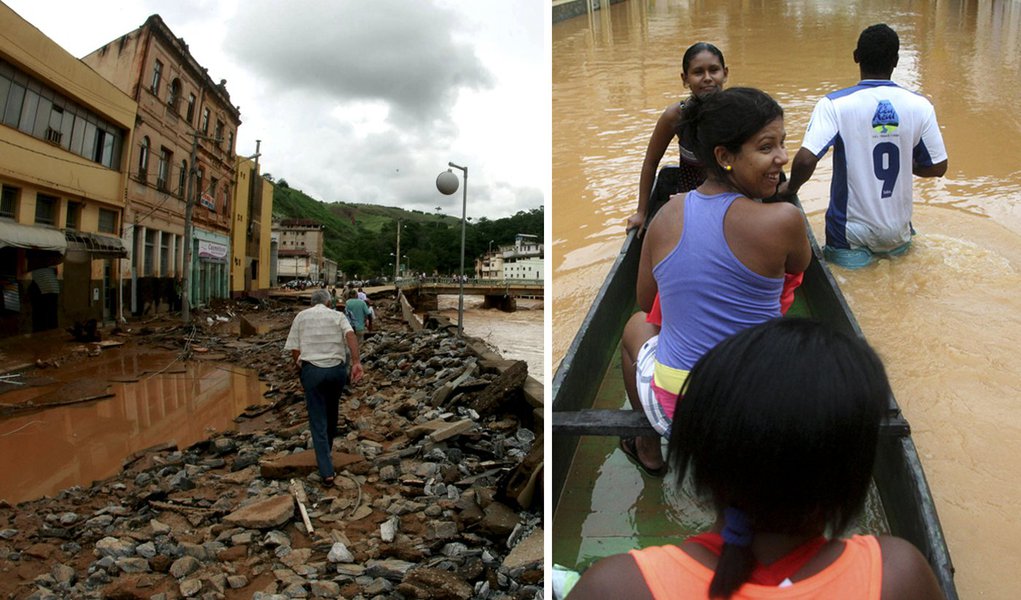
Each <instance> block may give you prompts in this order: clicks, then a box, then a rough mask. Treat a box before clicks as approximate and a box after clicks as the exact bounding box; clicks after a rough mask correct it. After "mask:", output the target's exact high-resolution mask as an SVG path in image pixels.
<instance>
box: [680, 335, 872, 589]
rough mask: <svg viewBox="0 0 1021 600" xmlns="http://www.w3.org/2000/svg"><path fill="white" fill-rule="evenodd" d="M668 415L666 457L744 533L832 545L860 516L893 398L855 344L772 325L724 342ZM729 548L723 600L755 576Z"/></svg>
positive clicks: (744, 554)
mask: <svg viewBox="0 0 1021 600" xmlns="http://www.w3.org/2000/svg"><path fill="white" fill-rule="evenodd" d="M682 397H683V400H681V401H680V402H679V404H678V407H677V412H676V414H675V415H674V422H673V427H672V431H671V435H670V446H669V454H668V459H669V461H670V462H671V464H672V466H673V468H674V473H676V477H677V484H678V485H680V484H681V482H682V481H683V479H684V477H685V474H686V473H687V472H688V471H689V469H690V474H691V477H692V481H693V482H694V485H695V489H696V491H698V493H700V494H703V495H706V496H708V497H709V498H710V499H711V501H712V502H713V504H714V505H715V507H716V509H717V510H718V511H720V512H721V513H722V512H723V510H724V508H736V509H738V510H740V511H742V512H743V513H744V515H745V516H746V517H747V521H748V525H749V527H750V529H751V531H752V532H753V534H754V532H755V531H762V532H773V533H784V534H807V535H814V534H821V533H823V532H824V531H827V530H828V531H829V532H830V533H831V534H833V535H837V534H839V533H841V532H843V531H845V530H846V529H847V527H848V526H849V525H850V524H851V523H852V522H853V520H854V519H855V517H856V516H857V515H858V514H859V513H860V512H861V510H862V507H863V506H864V503H865V496H866V494H867V492H868V488H869V481H870V478H871V474H872V465H873V462H874V460H875V454H876V443H877V441H878V435H879V424H880V421H881V419H882V416H883V413H884V411H885V409H886V407H887V406H888V403H889V398H890V385H889V382H888V381H887V378H886V372H885V370H884V369H883V364H882V362H880V360H879V358H878V357H877V356H876V354H875V352H874V351H873V350H872V349H871V348H870V347H869V346H868V344H866V343H865V342H864V341H863V340H861V339H859V338H856V337H852V336H850V335H847V334H844V333H840V332H837V331H834V330H833V329H831V328H829V327H827V326H825V325H823V324H821V323H818V322H816V321H811V320H808V319H795V318H786V319H776V320H773V321H768V322H766V323H763V324H761V325H757V326H755V327H752V328H749V329H746V330H744V331H742V332H740V333H738V334H736V335H734V336H731V337H729V338H727V339H726V340H724V341H723V342H721V343H720V344H719V345H717V346H716V347H715V348H713V349H712V350H710V351H709V352H707V353H706V354H705V355H704V356H703V357H702V358H701V359H700V360H699V361H698V362H697V363H696V364H695V367H694V368H693V369H692V371H691V374H690V376H689V377H688V380H687V382H686V383H685V386H684V390H683V391H682ZM754 560H755V559H754V556H753V555H752V552H751V548H750V547H749V546H748V545H744V546H738V545H735V544H732V543H729V542H726V543H725V544H724V546H723V553H722V554H721V556H720V559H719V562H718V563H717V567H716V573H715V575H714V577H713V580H712V583H711V584H710V588H709V592H710V594H709V595H710V597H712V598H730V596H731V595H732V594H733V593H734V592H736V591H737V589H738V588H740V587H741V586H742V585H743V584H744V583H745V582H746V581H747V579H748V576H749V574H750V572H751V569H752V567H753V566H754V564H755V563H754Z"/></svg>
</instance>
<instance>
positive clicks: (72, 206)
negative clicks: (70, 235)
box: [64, 202, 82, 231]
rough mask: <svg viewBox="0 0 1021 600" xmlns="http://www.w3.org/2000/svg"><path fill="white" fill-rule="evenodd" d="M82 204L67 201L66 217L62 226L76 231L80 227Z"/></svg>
mask: <svg viewBox="0 0 1021 600" xmlns="http://www.w3.org/2000/svg"><path fill="white" fill-rule="evenodd" d="M81 220H82V205H81V203H79V202H68V203H67V217H66V218H65V219H64V228H65V229H71V230H75V231H77V230H78V229H80V228H81Z"/></svg>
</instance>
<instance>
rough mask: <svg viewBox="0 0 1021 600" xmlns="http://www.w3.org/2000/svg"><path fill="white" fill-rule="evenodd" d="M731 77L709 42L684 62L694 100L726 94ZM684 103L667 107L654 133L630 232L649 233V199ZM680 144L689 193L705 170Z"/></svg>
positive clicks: (682, 182) (682, 181)
mask: <svg viewBox="0 0 1021 600" xmlns="http://www.w3.org/2000/svg"><path fill="white" fill-rule="evenodd" d="M728 73H729V71H728V70H727V64H726V62H725V61H724V60H723V52H721V51H720V49H719V48H717V47H716V46H714V45H712V44H710V43H708V42H698V43H697V44H692V45H691V46H689V47H688V49H687V50H685V51H684V56H683V57H682V58H681V83H682V84H683V85H684V87H686V88H688V89H690V90H691V95H692V96H698V95H702V94H711V93H713V92H718V91H720V90H722V89H723V84H724V83H726V82H727V74H728ZM684 102H685V101H684V100H681V101H680V102H675V103H673V104H671V105H670V106H668V107H666V110H664V111H663V114H662V115H660V117H659V121H657V122H656V128H655V129H653V130H652V137H651V138H649V147H648V148H646V150H645V161H644V162H643V163H642V175H641V179H640V180H639V183H638V209H637V210H636V211H635V214H633V215H631V216H630V217H628V219H627V229H628V230H631V229H634V228H636V227H637V228H638V233H639V235H641V234H642V232H643V231H644V230H645V225H646V223H645V218H646V214H647V212H648V210H649V197H650V196H651V194H652V184H653V182H654V181H655V180H656V171H657V169H659V161H660V160H662V158H663V155H664V154H665V153H666V149H667V148H668V147H669V146H670V142H672V141H673V139H674V136H675V133H674V127H676V125H677V122H678V121H680V119H681V111H682V110H683V109H684ZM678 141H679V147H680V150H681V169H680V175H679V178H678V186H679V189H678V190H677V191H678V192H687V191H689V190H693V189H695V188H696V187H697V186H698V185H699V184H700V183H702V182H703V181H705V169H704V168H703V166H702V163H701V161H700V160H699V159H698V158H697V157H696V156H695V154H694V153H693V152H692V151H691V149H690V145H691V144H690V142H689V141H688V140H686V139H683V138H678Z"/></svg>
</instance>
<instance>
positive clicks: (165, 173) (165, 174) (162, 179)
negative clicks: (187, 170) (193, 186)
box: [156, 148, 170, 192]
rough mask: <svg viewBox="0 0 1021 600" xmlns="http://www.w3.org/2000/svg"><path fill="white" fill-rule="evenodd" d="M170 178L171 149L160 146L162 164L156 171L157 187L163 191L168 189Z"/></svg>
mask: <svg viewBox="0 0 1021 600" xmlns="http://www.w3.org/2000/svg"><path fill="white" fill-rule="evenodd" d="M169 179H170V150H168V149H166V148H160V164H159V169H158V170H157V172H156V189H158V190H159V191H161V192H165V191H167V189H169V188H168V187H167V181H168V180H169Z"/></svg>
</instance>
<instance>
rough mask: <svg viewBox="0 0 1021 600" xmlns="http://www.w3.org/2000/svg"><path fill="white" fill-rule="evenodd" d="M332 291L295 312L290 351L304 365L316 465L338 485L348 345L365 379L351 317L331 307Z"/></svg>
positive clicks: (356, 374) (353, 375)
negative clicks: (336, 444)
mask: <svg viewBox="0 0 1021 600" xmlns="http://www.w3.org/2000/svg"><path fill="white" fill-rule="evenodd" d="M329 302H330V293H329V292H328V291H326V290H324V289H317V290H315V291H314V292H312V307H311V308H306V309H305V310H303V311H301V312H300V313H298V314H297V315H296V316H295V317H294V321H293V322H292V323H291V330H290V332H289V333H288V334H287V341H286V342H285V343H284V350H290V351H291V357H292V358H293V360H294V364H295V366H296V368H297V369H298V373H299V376H300V378H301V385H302V387H303V388H305V405H306V407H307V409H308V420H309V430H310V431H311V432H312V446H313V448H314V449H315V455H316V464H317V465H318V467H319V476H320V477H322V479H323V483H325V484H326V485H328V486H329V485H332V484H333V479H334V475H335V474H334V470H333V460H332V454H333V439H334V438H335V437H336V436H337V417H338V413H339V409H340V395H341V393H343V391H344V387H345V386H346V385H347V382H348V374H349V373H348V365H347V363H346V358H347V355H346V353H345V350H344V346H345V344H346V346H347V349H348V350H349V351H350V356H351V365H350V367H351V368H350V380H351V383H357V382H358V381H359V380H360V379H361V378H362V363H361V360H360V357H359V354H358V351H359V349H358V341H357V339H356V338H355V334H354V331H353V330H352V328H351V324H350V323H349V322H348V320H347V317H345V316H344V315H343V314H341V313H339V312H337V311H335V310H333V309H331V308H329V306H328V304H329Z"/></svg>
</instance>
